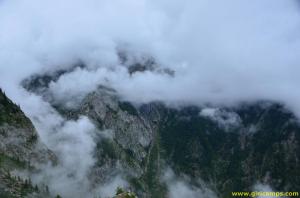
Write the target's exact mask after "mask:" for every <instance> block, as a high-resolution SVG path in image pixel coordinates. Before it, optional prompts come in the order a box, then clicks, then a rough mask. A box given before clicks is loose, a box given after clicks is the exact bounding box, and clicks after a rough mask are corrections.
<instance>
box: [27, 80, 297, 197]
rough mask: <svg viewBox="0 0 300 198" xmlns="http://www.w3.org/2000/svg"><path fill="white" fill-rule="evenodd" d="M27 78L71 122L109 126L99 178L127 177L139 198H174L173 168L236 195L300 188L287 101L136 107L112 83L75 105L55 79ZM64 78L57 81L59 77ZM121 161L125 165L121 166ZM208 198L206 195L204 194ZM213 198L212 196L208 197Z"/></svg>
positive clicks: (192, 181) (104, 130) (221, 193)
mask: <svg viewBox="0 0 300 198" xmlns="http://www.w3.org/2000/svg"><path fill="white" fill-rule="evenodd" d="M49 78H51V77H49V76H47V78H46V79H47V80H46V81H45V78H44V77H43V76H38V77H37V78H36V77H34V78H32V79H33V80H34V82H38V83H31V81H30V80H28V81H27V82H26V88H27V89H28V90H30V91H32V92H35V93H37V94H40V95H42V96H43V97H44V98H45V99H46V100H48V101H49V102H50V103H52V105H53V107H55V108H56V110H57V111H58V112H59V113H60V114H61V115H63V116H64V117H65V118H67V119H76V118H78V117H79V116H81V115H85V116H87V117H89V118H90V119H91V120H92V121H93V122H94V124H95V125H96V126H97V127H98V128H99V129H101V130H100V132H99V135H100V136H103V137H105V138H101V139H100V140H99V142H97V149H96V151H95V157H96V159H97V163H96V166H95V167H94V168H93V170H92V172H93V174H91V180H92V181H93V182H94V183H95V184H97V185H101V183H103V182H105V181H106V180H107V179H108V178H110V177H112V176H113V175H114V174H117V173H116V170H117V172H118V173H120V172H121V173H122V174H123V175H126V178H127V180H128V181H129V183H130V185H131V187H132V188H133V189H134V191H135V192H136V193H137V194H138V195H139V197H153V198H159V197H162V198H163V197H167V196H168V188H169V186H168V185H169V184H168V183H167V182H166V181H165V180H164V178H163V177H164V176H163V175H164V174H165V172H166V169H168V168H171V169H172V170H173V171H174V172H175V174H176V176H177V177H179V178H185V179H186V178H188V179H186V181H187V183H188V184H189V185H191V186H193V188H199V189H210V190H212V191H214V192H215V193H216V194H217V196H218V197H224V198H227V197H228V198H229V197H231V192H232V191H248V190H249V191H251V190H253V187H254V185H255V184H257V183H262V184H266V185H269V186H271V188H272V189H273V190H276V191H299V190H300V164H299V159H300V126H299V121H298V120H297V119H296V118H295V116H294V115H293V114H292V113H291V112H290V111H288V110H287V109H285V108H284V106H283V105H281V104H275V103H272V102H267V101H264V102H256V103H252V104H244V105H239V106H238V107H236V108H224V107H219V108H217V107H213V108H211V107H210V108H200V107H195V106H185V107H181V108H173V107H169V106H166V105H164V104H163V103H160V102H155V103H149V104H143V105H138V106H137V105H134V104H132V103H130V102H127V101H122V100H120V98H119V97H118V94H117V93H116V92H115V91H114V90H112V89H110V88H108V87H104V86H99V87H98V89H97V90H96V91H94V92H92V93H90V94H88V95H87V96H86V97H85V98H84V99H83V100H82V101H81V102H80V103H79V104H78V105H77V106H75V107H73V108H68V107H66V106H65V105H64V104H59V103H56V102H55V101H53V100H52V99H51V98H50V99H49V98H47V97H49V93H48V92H47V86H48V84H49V82H51V80H50V79H49ZM58 78H59V77H57V76H56V77H55V78H53V79H52V80H53V81H56V80H57V79H58ZM120 165H121V167H122V168H121V169H120V168H119V167H120ZM204 197H205V196H204ZM207 197H208V196H207Z"/></svg>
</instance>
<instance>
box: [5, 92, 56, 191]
mask: <svg viewBox="0 0 300 198" xmlns="http://www.w3.org/2000/svg"><path fill="white" fill-rule="evenodd" d="M49 162H55V156H54V155H53V153H52V152H51V151H50V150H48V149H47V148H46V147H45V146H44V145H43V144H42V143H41V142H40V141H39V137H38V134H37V132H36V131H35V129H34V126H33V125H32V123H31V121H30V120H29V119H28V118H27V117H26V116H25V115H24V113H23V112H22V111H21V109H20V107H18V106H17V105H15V104H14V103H13V102H12V101H11V100H10V99H8V98H7V97H6V95H5V94H4V93H3V92H2V90H0V197H25V196H40V195H41V194H43V189H40V190H39V189H38V187H37V186H33V184H32V183H31V180H30V178H20V177H18V176H16V175H14V172H16V171H30V170H35V164H38V163H49ZM44 196H46V195H44Z"/></svg>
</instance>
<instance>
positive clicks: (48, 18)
mask: <svg viewBox="0 0 300 198" xmlns="http://www.w3.org/2000/svg"><path fill="white" fill-rule="evenodd" d="M299 33H300V4H299V3H298V1H297V0H243V1H242V0H226V1H224V0H43V1H41V0H26V1H24V0H0V87H2V88H3V89H4V90H5V92H6V93H7V94H8V96H9V97H11V98H12V99H13V100H14V101H15V102H16V103H18V104H20V105H21V107H22V109H23V110H24V111H25V112H26V113H27V115H28V116H29V117H30V118H31V119H32V120H33V122H34V124H35V126H36V128H37V129H38V131H39V134H40V136H41V138H42V140H43V141H44V142H45V143H46V144H47V146H48V147H50V148H57V149H59V151H57V153H58V156H59V157H61V159H62V164H61V166H62V167H61V168H62V169H54V170H51V169H49V172H46V173H45V174H50V176H49V177H50V178H51V176H52V177H53V178H55V177H56V176H57V175H60V176H61V177H60V181H62V182H63V183H65V185H66V186H60V185H56V186H55V185H54V186H52V188H53V189H54V190H56V191H59V190H60V188H65V190H66V192H65V194H66V196H68V189H72V188H73V189H76V186H78V185H82V182H83V183H84V184H86V182H87V181H86V178H87V173H86V172H87V170H88V169H89V168H90V167H91V166H93V164H94V159H93V157H92V154H91V153H92V151H93V149H94V147H95V143H94V142H93V131H94V126H93V125H92V123H90V121H89V120H88V119H87V118H85V117H83V118H80V119H79V120H77V121H67V120H64V119H63V118H62V117H61V116H60V115H58V114H57V112H55V110H54V109H52V108H51V107H50V105H49V104H48V103H47V102H45V101H43V100H42V98H41V97H39V96H36V95H32V94H30V93H28V92H27V91H25V90H24V89H23V88H22V87H21V85H20V82H21V81H22V80H23V79H25V78H27V77H29V76H30V75H32V74H36V73H45V72H51V71H55V70H57V69H61V68H67V67H70V66H72V65H73V64H75V63H78V61H81V62H83V63H85V65H86V66H87V68H84V69H83V68H81V69H80V68H78V69H76V70H74V71H73V72H71V73H68V74H65V75H63V76H62V77H61V78H60V79H59V80H58V81H57V82H52V83H51V84H50V87H49V92H51V93H52V95H53V97H54V99H55V100H56V101H57V102H61V103H62V104H65V105H69V104H74V103H75V104H76V103H78V101H80V100H81V99H82V98H83V97H84V96H85V95H86V94H88V93H89V92H91V91H93V90H95V89H96V88H97V86H98V85H100V84H104V85H107V86H110V87H112V88H114V89H116V90H117V92H118V93H119V94H120V96H121V97H122V98H124V99H126V100H130V101H134V102H138V103H140V102H149V101H153V100H162V101H165V102H167V103H175V104H176V103H183V102H184V103H188V104H196V105H203V104H206V103H211V104H215V105H219V104H221V105H234V104H238V103H239V102H244V101H257V100H273V101H277V102H282V103H284V104H285V105H287V107H289V108H290V109H291V110H293V112H294V113H295V114H296V115H298V117H300V91H299V85H300V78H299V74H300V65H299V63H300V34H299ZM118 49H122V50H125V51H127V52H128V54H129V55H130V56H132V57H134V58H135V59H138V60H139V59H141V58H142V57H145V56H151V57H153V58H155V60H156V62H157V63H158V64H159V65H160V67H167V68H170V69H172V70H173V71H175V75H174V76H173V77H172V76H169V75H166V74H161V73H157V72H143V73H135V74H134V75H132V76H130V75H129V74H128V72H127V70H126V67H124V66H122V65H121V63H120V61H119V60H118V56H117V50H118ZM83 128H84V129H83ZM75 129H76V130H77V131H78V132H76V133H74V130H75ZM81 129H82V130H81ZM76 130H75V131H76ZM58 131H59V136H56V135H55V133H56V132H58ZM73 135H74V137H73ZM69 136H72V137H73V138H74V139H75V140H78V141H77V143H78V144H76V147H77V148H78V149H79V151H78V153H79V154H78V157H79V158H81V157H82V158H85V159H86V163H82V164H80V170H79V172H78V177H77V180H76V181H75V182H73V181H67V175H66V174H67V173H68V172H66V171H65V170H69V169H68V168H69V166H70V165H72V164H77V163H78V158H76V157H75V158H71V159H69V158H66V157H65V156H70V155H69V154H70V152H71V151H70V148H72V147H74V142H72V138H69V139H70V141H66V142H64V146H63V147H62V148H61V147H57V143H58V142H59V140H60V139H61V137H69ZM81 149H83V150H84V151H82V152H80V151H81ZM76 152H77V150H76ZM58 168H59V167H58ZM70 171H72V170H70ZM74 171H76V170H74ZM63 173H65V175H64V174H63ZM81 174H83V175H81ZM50 182H51V181H50ZM72 182H73V183H72ZM118 182H119V183H124V181H123V180H122V179H119V178H116V179H115V180H114V181H112V183H111V184H108V185H107V186H105V188H104V189H102V190H103V192H104V191H105V192H106V191H113V189H114V188H115V186H117V185H118ZM125 183H126V182H125ZM181 183H183V182H180V181H179V182H177V183H174V185H172V186H170V188H175V189H176V188H177V186H178V185H179V184H180V185H181V187H182V188H183V189H184V191H185V192H187V193H188V194H190V195H193V194H194V193H195V192H198V191H197V189H196V190H195V189H191V188H190V187H189V186H185V184H184V185H182V184H181ZM84 186H85V185H83V187H84ZM87 189H88V186H86V190H87ZM56 191H55V192H56ZM76 192H77V191H75V193H76ZM173 193H174V192H173ZM171 194H172V192H171ZM69 195H70V197H72V196H71V195H72V194H69Z"/></svg>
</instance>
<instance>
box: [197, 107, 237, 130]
mask: <svg viewBox="0 0 300 198" xmlns="http://www.w3.org/2000/svg"><path fill="white" fill-rule="evenodd" d="M199 115H200V116H203V117H207V118H209V119H211V120H212V121H214V122H216V123H217V124H218V125H219V126H220V127H222V128H224V129H225V130H230V129H232V128H237V127H240V126H241V124H242V123H241V118H240V116H239V115H238V114H237V113H235V112H230V111H226V110H224V109H218V108H204V109H202V110H201V111H200V113H199Z"/></svg>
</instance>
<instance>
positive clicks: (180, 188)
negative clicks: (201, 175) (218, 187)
mask: <svg viewBox="0 0 300 198" xmlns="http://www.w3.org/2000/svg"><path fill="white" fill-rule="evenodd" d="M187 180H188V178H180V177H177V176H176V175H175V174H174V172H173V170H172V169H170V168H167V169H166V170H165V173H164V175H163V176H162V181H163V182H164V183H166V184H167V187H168V197H169V198H182V197H190V198H217V196H216V194H215V193H214V192H213V191H212V190H210V189H209V188H207V187H206V186H204V185H203V186H202V187H201V188H200V187H197V186H193V185H191V184H190V183H188V181H187ZM202 183H203V182H202Z"/></svg>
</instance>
